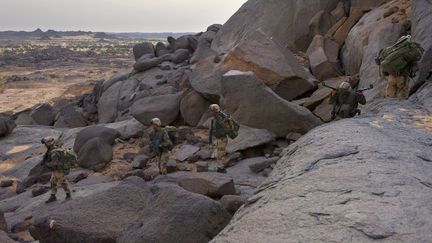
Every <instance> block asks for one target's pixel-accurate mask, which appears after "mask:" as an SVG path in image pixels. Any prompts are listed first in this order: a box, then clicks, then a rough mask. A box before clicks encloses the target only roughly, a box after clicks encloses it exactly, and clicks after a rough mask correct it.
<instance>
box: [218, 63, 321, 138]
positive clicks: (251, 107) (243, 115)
mask: <svg viewBox="0 0 432 243" xmlns="http://www.w3.org/2000/svg"><path fill="white" fill-rule="evenodd" d="M222 96H223V99H222V102H221V103H222V106H223V107H224V108H225V109H226V110H227V111H228V112H229V113H230V114H231V115H232V116H233V117H234V118H235V119H237V121H238V122H240V123H241V124H244V125H246V126H250V127H255V128H262V129H267V130H269V131H272V132H273V133H275V134H276V135H277V136H282V137H285V136H286V135H287V134H288V133H289V132H298V133H301V134H304V133H306V132H308V131H309V130H310V129H312V128H314V127H316V126H318V125H320V124H321V122H320V121H319V119H318V118H316V117H315V116H314V115H313V114H312V113H311V112H310V111H308V110H307V109H306V108H303V107H300V106H298V105H294V104H292V103H290V102H288V101H286V100H284V99H282V98H281V97H279V96H278V95H277V94H276V93H274V92H273V91H272V90H271V89H270V88H269V87H266V86H265V84H264V83H263V82H262V81H261V80H259V79H258V78H257V77H256V76H255V75H254V74H253V73H252V72H246V73H245V72H240V71H230V72H228V73H226V74H225V75H224V76H223V79H222Z"/></svg>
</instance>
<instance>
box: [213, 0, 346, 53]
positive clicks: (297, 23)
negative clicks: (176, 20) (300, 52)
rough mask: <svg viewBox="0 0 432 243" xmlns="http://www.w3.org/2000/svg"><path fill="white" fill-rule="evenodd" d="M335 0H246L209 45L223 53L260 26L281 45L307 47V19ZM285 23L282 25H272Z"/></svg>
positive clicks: (330, 7)
mask: <svg viewBox="0 0 432 243" xmlns="http://www.w3.org/2000/svg"><path fill="white" fill-rule="evenodd" d="M337 3H338V0H311V1H303V0H292V1H286V0H271V1H268V0H254V1H248V2H246V3H245V4H244V5H243V6H242V7H241V8H240V9H239V10H238V11H237V12H236V13H235V14H234V15H233V16H232V17H231V18H230V19H229V20H228V21H227V22H226V23H225V24H224V25H223V27H222V28H221V30H220V31H219V32H218V34H217V36H216V38H215V40H214V41H213V43H212V48H213V49H215V50H217V51H218V52H219V53H226V52H228V51H229V50H231V49H232V48H233V47H234V46H235V45H237V44H238V43H239V42H240V41H241V40H242V39H243V38H244V36H246V35H248V34H249V32H251V31H255V30H257V29H261V30H262V31H264V33H265V34H267V36H270V37H272V38H273V39H274V40H275V41H276V42H278V43H279V44H281V45H282V46H286V45H287V44H289V43H293V44H297V46H298V47H299V48H301V49H306V48H307V47H308V46H309V43H310V40H311V39H312V37H309V36H308V33H309V28H308V25H309V22H310V21H311V19H312V18H313V17H314V16H315V15H316V13H318V12H319V11H322V10H324V11H328V12H329V11H331V10H333V9H334V8H335V7H336V5H337ZM275 23H285V24H275Z"/></svg>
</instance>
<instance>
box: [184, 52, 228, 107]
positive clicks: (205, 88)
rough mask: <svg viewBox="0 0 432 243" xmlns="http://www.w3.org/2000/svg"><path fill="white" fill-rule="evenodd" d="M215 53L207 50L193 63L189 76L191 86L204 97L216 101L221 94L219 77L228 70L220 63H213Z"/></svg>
mask: <svg viewBox="0 0 432 243" xmlns="http://www.w3.org/2000/svg"><path fill="white" fill-rule="evenodd" d="M215 57H216V53H215V52H214V51H212V50H210V49H209V50H208V51H207V52H206V53H205V55H204V56H203V57H201V59H200V61H199V62H198V63H197V64H196V65H195V67H194V69H193V72H192V74H191V77H190V84H191V86H192V88H193V89H194V90H195V91H197V92H198V93H200V94H201V95H202V96H204V97H205V98H206V99H208V100H210V101H212V102H215V103H217V102H218V100H219V98H220V96H221V92H220V90H221V87H220V84H221V79H222V76H223V75H224V74H225V73H226V72H227V71H229V70H228V69H227V68H226V67H225V66H224V65H222V63H215V62H214V60H215Z"/></svg>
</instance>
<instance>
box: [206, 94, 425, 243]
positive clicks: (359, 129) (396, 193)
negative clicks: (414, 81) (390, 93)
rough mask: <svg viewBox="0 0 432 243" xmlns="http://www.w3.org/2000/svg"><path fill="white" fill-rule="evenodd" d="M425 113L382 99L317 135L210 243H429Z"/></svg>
mask: <svg viewBox="0 0 432 243" xmlns="http://www.w3.org/2000/svg"><path fill="white" fill-rule="evenodd" d="M429 92H431V90H430V89H429ZM429 94H430V93H429ZM430 114H431V111H430V110H427V109H425V108H424V107H422V106H421V105H420V104H418V103H413V102H410V101H406V102H399V101H396V100H387V101H381V102H377V103H374V104H372V105H370V106H369V109H368V114H367V115H364V116H361V117H359V118H356V119H348V120H343V121H338V122H335V123H332V124H329V125H324V126H321V127H319V128H317V129H314V130H313V131H311V132H310V133H308V134H307V135H306V136H304V137H302V138H301V139H300V140H299V141H297V142H296V143H294V144H292V145H290V147H288V149H287V150H285V151H284V153H285V155H284V156H283V157H282V159H281V160H279V161H278V163H277V166H276V168H275V170H274V171H273V174H272V176H271V177H270V178H269V179H267V180H266V181H265V182H264V183H263V184H262V185H261V186H260V187H259V189H258V192H257V193H256V195H254V196H253V197H252V198H250V199H249V201H248V203H247V204H246V206H244V207H243V208H242V209H241V210H240V211H238V212H237V214H236V215H235V217H234V218H233V220H232V221H231V223H230V225H228V226H227V227H226V228H225V230H224V231H222V232H221V233H220V234H219V236H218V237H217V238H216V239H214V240H213V242H266V241H267V242H375V241H376V240H382V242H427V241H429V240H430V239H431V237H432V234H431V232H430V230H429V229H430V227H431V226H432V221H431V218H430V214H431V213H432V208H431V206H430V200H431V199H432V198H431V194H430V190H431V188H432V182H431V180H430V174H431V173H432V167H431V165H432V164H431V161H432V152H431V151H432V150H431V148H432V127H431V123H430V122H431V116H430Z"/></svg>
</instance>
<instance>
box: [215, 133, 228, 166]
mask: <svg viewBox="0 0 432 243" xmlns="http://www.w3.org/2000/svg"><path fill="white" fill-rule="evenodd" d="M227 144H228V138H218V139H216V151H215V154H216V159H217V162H218V168H220V169H224V168H225V166H226V164H227V152H226V146H227Z"/></svg>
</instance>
